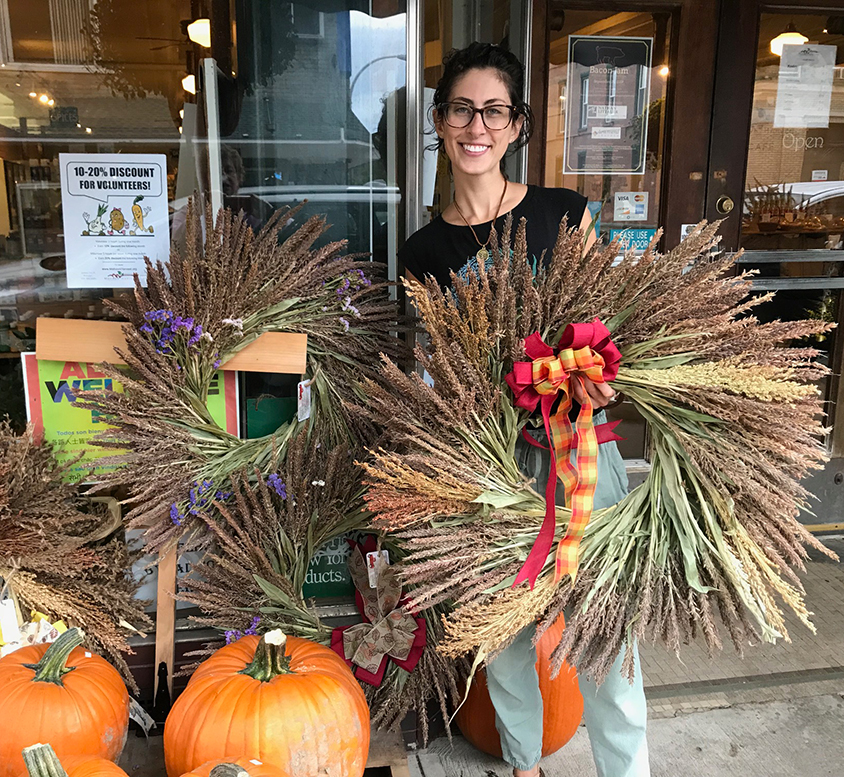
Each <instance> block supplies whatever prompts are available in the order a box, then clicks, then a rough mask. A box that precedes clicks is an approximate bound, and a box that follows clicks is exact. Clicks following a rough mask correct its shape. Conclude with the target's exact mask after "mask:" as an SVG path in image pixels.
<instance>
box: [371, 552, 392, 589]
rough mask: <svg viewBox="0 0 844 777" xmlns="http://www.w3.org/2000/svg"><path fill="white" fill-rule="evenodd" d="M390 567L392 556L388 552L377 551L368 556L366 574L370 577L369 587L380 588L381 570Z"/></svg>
mask: <svg viewBox="0 0 844 777" xmlns="http://www.w3.org/2000/svg"><path fill="white" fill-rule="evenodd" d="M389 565H390V554H389V552H388V551H386V550H376V551H373V552H371V553H367V554H366V574H367V575H368V576H369V587H370V588H377V587H378V578H379V577H380V576H381V570H382V569H384V567H388V566H389Z"/></svg>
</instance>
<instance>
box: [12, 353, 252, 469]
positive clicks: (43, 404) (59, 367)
mask: <svg viewBox="0 0 844 777" xmlns="http://www.w3.org/2000/svg"><path fill="white" fill-rule="evenodd" d="M21 360H22V361H23V385H24V390H25V393H26V417H27V420H28V421H30V422H31V423H32V424H33V428H34V436H35V439H36V441H38V442H40V441H41V440H46V441H47V442H49V443H51V444H52V445H53V448H54V450H55V452H56V458H57V459H58V460H59V462H62V463H63V462H66V461H69V460H72V459H75V458H76V457H77V456H79V455H80V454H82V458H81V459H80V460H79V461H77V462H76V463H75V464H74V465H73V467H72V468H71V470H70V471H69V472H68V479H69V480H72V481H76V480H79V479H81V478H84V477H85V476H86V475H87V474H88V473H89V472H91V471H92V470H93V477H94V478H96V477H97V476H99V475H103V474H105V473H106V472H109V471H111V470H113V469H115V468H116V466H117V465H115V464H108V465H105V464H102V465H101V464H97V461H98V460H99V459H102V458H105V457H106V456H113V455H115V454H118V453H120V451H115V450H112V449H109V448H100V447H99V446H96V445H92V444H91V439H92V438H93V437H94V435H96V434H98V433H99V432H101V431H103V429H105V428H108V424H107V423H106V421H105V420H104V419H103V418H102V417H101V416H100V415H99V413H97V412H95V411H91V410H83V409H81V408H78V407H76V397H75V396H74V392H75V391H120V392H122V391H123V386H122V384H120V383H118V382H117V381H114V380H112V379H111V378H108V377H106V376H105V375H104V374H103V373H102V372H99V371H98V370H97V368H96V365H94V364H85V363H84V362H70V361H68V362H64V361H46V360H43V359H38V358H37V357H36V355H35V354H34V353H24V354H21ZM208 410H209V412H210V413H211V416H212V417H213V418H214V420H215V421H216V422H217V423H218V424H219V425H220V426H221V427H222V428H223V429H225V430H226V431H227V432H228V433H229V434H232V435H234V436H236V437H237V436H239V427H238V412H237V373H236V372H233V371H219V372H217V373H216V375H215V376H214V378H213V379H212V381H211V388H210V389H209V391H208Z"/></svg>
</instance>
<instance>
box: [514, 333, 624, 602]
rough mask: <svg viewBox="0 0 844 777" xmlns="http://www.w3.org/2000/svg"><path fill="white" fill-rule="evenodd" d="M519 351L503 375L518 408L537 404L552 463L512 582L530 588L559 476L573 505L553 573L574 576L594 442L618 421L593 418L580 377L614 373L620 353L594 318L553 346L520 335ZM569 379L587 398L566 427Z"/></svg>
mask: <svg viewBox="0 0 844 777" xmlns="http://www.w3.org/2000/svg"><path fill="white" fill-rule="evenodd" d="M525 353H526V355H527V356H528V358H530V359H531V361H529V362H516V363H515V364H514V365H513V371H512V372H511V373H510V374H508V375H507V376H506V377H505V381H506V382H507V385H508V386H509V387H510V389H511V390H512V391H513V394H514V395H515V399H516V401H515V404H516V406H517V407H522V408H525V409H526V410H529V411H531V412H533V411H535V410H536V406H537V405H539V406H540V409H541V411H542V420H543V422H544V424H545V434H546V435H547V437H548V441H549V443H550V451H551V469H550V472H549V473H548V482H547V483H546V484H545V518H544V519H543V521H542V526H541V528H540V530H539V534H538V535H537V538H536V541H535V542H534V544H533V547H532V548H531V550H530V553H529V554H528V557H527V559H526V561H525V563H524V565H523V566H522V568H521V569H520V570H519V573H518V575H516V580H515V582H514V583H513V586H514V587H515V586H517V585H519V583H521V582H523V581H524V580H527V581H529V583H530V586H531V588H533V586H534V583H535V582H536V579H537V578H538V577H539V573H540V572H541V571H542V567H543V566H544V565H545V561H546V559H547V558H548V553H549V552H550V550H551V547H552V545H553V543H554V530H555V528H556V510H555V504H556V499H555V496H556V490H557V478H558V477H559V478H560V480H561V481H562V482H563V483H564V485H565V487H566V501H567V503H569V504H570V507H571V509H572V517H571V520H570V521H569V529H568V531H567V532H566V536H565V537H564V538H563V539H562V540H561V541H560V543H559V545H558V547H557V555H556V564H555V574H554V579H555V580H559V579H560V578H561V577H562V576H563V575H564V574H571V575H572V579H573V578H574V575H575V573H576V570H577V553H578V548H579V543H580V538H581V537H582V535H583V531H584V529H585V527H586V524H587V523H588V521H589V518H590V516H591V511H592V498H593V496H594V490H595V482H596V480H597V445H598V444H600V443H602V442H608V441H609V440H617V439H620V438H619V437H618V436H617V435H616V434H615V432H613V431H612V430H613V428H614V427H615V425H616V423H613V424H601V425H600V426H599V427H598V428H597V429H596V427H595V426H594V425H593V424H592V402H591V400H590V399H589V395H588V393H587V392H586V390H585V387H584V379H587V378H588V379H589V380H591V381H593V382H595V383H605V382H609V381H611V380H613V379H614V378H615V377H616V375H617V374H618V368H619V363H620V362H621V353H620V351H619V350H618V348H616V347H615V345H614V344H613V342H612V340H611V339H610V332H609V330H608V329H607V328H606V327H605V326H604V325H603V324H602V323H601V322H600V321H599V320H598V319H595V320H594V321H592V322H591V323H582V324H570V325H569V326H567V327H566V329H565V331H564V332H563V335H562V337H561V338H560V342H559V343H558V345H557V349H556V351H555V350H554V349H553V348H551V346H549V345H548V344H547V343H545V342H544V341H543V340H542V337H541V336H540V334H539V333H538V332H534V333H533V334H532V335H530V336H529V337H527V338H525ZM572 380H576V381H578V382H579V383H580V385H581V387H584V391H583V394H584V397H585V399H584V402H583V403H582V404H581V406H580V411H579V412H578V417H577V422H576V426H577V428H576V430H573V429H572V427H571V422H570V421H569V418H568V412H569V410H570V408H571V405H572V396H571V381H572ZM558 399H559V400H560V402H559V406H558V408H557V412H556V414H555V416H554V417H553V418H552V416H551V411H552V409H553V406H554V404H555V403H556V402H557V400H558ZM602 427H603V428H602ZM552 428H553V429H554V432H555V433H552ZM525 437H526V438H528V441H529V442H531V444H533V445H536V446H538V447H544V446H541V445H540V443H538V442H536V441H535V440H533V439H532V438H530V436H529V435H525ZM572 450H576V451H577V468H575V467H574V466H572V464H571V461H570V453H571V451H572Z"/></svg>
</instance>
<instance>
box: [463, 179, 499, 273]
mask: <svg viewBox="0 0 844 777" xmlns="http://www.w3.org/2000/svg"><path fill="white" fill-rule="evenodd" d="M506 194H507V179H506V178H505V179H504V191H503V192H501V199H500V200H499V201H498V207H497V208H496V209H495V218H494V219H493V220H492V224H491V225H490V227H489V237H488V238H487V239H486V243H482V242H481V241H480V238H479V237H478V235H477V233H476V232H475V230H474V228H473V227H472V225H471V224H470V223H469V221H468V219H467V218H466V217H465V216H464V215H463V211H462V210H460V206H459V205H458V204H457V200H454V207H455V208H457V212H458V213H459V214H460V218H461V219H463V221H464V222H465V224H466V226H467V227H469V229H470V230H472V237H474V238H475V240H476V241H477V243H478V245H479V246H480V247H481V248H480V250H479V251H478V253H477V254H476V256H477V259H478V261H479V262H486V260H487V259H489V251H488V250H487V245H489V241H490V240H492V230H493V229H495V222H496V221H497V220H498V216H499V214H500V213H501V206H502V204H503V203H504V197H505V195H506Z"/></svg>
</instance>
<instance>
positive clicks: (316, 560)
mask: <svg viewBox="0 0 844 777" xmlns="http://www.w3.org/2000/svg"><path fill="white" fill-rule="evenodd" d="M350 553H351V548H350V547H349V543H348V542H346V538H345V537H335V538H334V539H333V540H330V541H329V542H327V543H325V545H323V546H322V547H321V548H320V549H319V550H318V551H317V552H316V553H314V557H313V558H312V559H311V563H310V564H309V566H308V574H307V576H306V577H305V585H303V586H302V595H303V596H304V597H305V598H306V599H310V598H314V599H332V598H334V597H342V598H345V599H348V598H349V597H352V596H354V595H355V586H354V583H352V576H351V575H350V574H349V554H350Z"/></svg>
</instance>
